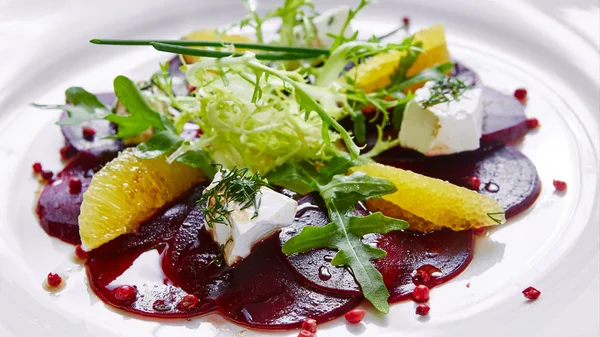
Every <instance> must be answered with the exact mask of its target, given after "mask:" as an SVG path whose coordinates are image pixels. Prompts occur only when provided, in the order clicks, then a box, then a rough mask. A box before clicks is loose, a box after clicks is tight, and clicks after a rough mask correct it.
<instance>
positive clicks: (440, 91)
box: [420, 76, 469, 108]
mask: <svg viewBox="0 0 600 337" xmlns="http://www.w3.org/2000/svg"><path fill="white" fill-rule="evenodd" d="M467 89H469V86H467V85H466V84H465V82H463V81H462V80H461V79H460V78H458V77H454V76H444V77H442V78H441V79H439V80H437V81H435V85H434V86H433V88H431V96H430V97H429V98H427V99H425V100H423V101H421V102H420V103H421V105H422V106H423V108H427V107H430V106H434V105H437V104H441V103H448V102H452V101H458V100H460V97H461V96H462V95H463V94H464V93H465V92H466V91H467Z"/></svg>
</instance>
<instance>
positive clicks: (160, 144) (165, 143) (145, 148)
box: [135, 130, 183, 159]
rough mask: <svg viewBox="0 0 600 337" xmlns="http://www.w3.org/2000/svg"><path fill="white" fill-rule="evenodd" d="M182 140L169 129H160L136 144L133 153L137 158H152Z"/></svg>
mask: <svg viewBox="0 0 600 337" xmlns="http://www.w3.org/2000/svg"><path fill="white" fill-rule="evenodd" d="M182 142H183V140H182V139H181V138H180V137H179V136H177V135H176V134H174V133H173V132H171V131H168V130H167V131H161V132H158V133H156V134H154V136H152V138H150V139H149V140H148V141H146V142H144V143H141V144H140V145H138V146H137V148H136V151H135V155H136V157H138V158H144V159H152V158H156V157H159V156H162V155H164V154H167V153H170V152H172V151H173V150H175V149H176V148H177V147H178V146H179V145H180V144H181V143H182Z"/></svg>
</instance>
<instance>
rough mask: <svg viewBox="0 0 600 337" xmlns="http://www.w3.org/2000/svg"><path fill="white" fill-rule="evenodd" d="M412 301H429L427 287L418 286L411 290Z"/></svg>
mask: <svg viewBox="0 0 600 337" xmlns="http://www.w3.org/2000/svg"><path fill="white" fill-rule="evenodd" d="M413 300H414V301H415V302H427V301H429V287H427V286H426V285H422V284H421V285H418V286H416V287H415V289H414V290H413Z"/></svg>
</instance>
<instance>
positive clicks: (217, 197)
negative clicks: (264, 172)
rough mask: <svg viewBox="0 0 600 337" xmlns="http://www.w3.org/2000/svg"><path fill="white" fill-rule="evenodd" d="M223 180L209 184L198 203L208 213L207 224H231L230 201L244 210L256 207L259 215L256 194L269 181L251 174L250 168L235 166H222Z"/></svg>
mask: <svg viewBox="0 0 600 337" xmlns="http://www.w3.org/2000/svg"><path fill="white" fill-rule="evenodd" d="M220 172H221V180H219V181H218V182H216V183H215V184H213V185H212V186H209V187H208V188H207V189H206V190H205V191H204V194H203V195H202V197H201V198H200V200H198V204H199V205H200V207H203V208H204V214H205V215H206V219H207V220H206V224H207V225H208V227H211V228H212V226H213V225H214V224H215V223H221V224H224V225H228V226H229V222H228V220H227V216H228V215H229V214H230V213H231V211H232V210H231V209H230V208H229V203H231V202H233V203H237V204H238V205H239V209H240V210H243V209H246V208H249V207H251V206H252V207H254V215H253V217H252V218H255V217H256V216H258V209H259V208H260V199H259V200H258V201H257V200H256V196H257V194H258V193H260V188H261V187H263V186H266V185H267V181H266V180H265V179H264V178H263V177H261V176H260V174H258V173H254V174H252V175H250V174H249V172H248V168H243V169H240V168H237V167H234V168H233V169H231V170H229V171H228V170H225V169H223V168H221V170H220Z"/></svg>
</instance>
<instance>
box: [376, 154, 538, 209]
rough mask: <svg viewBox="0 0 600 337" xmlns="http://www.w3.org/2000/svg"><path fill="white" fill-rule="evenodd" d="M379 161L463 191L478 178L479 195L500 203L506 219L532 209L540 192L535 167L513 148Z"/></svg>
mask: <svg viewBox="0 0 600 337" xmlns="http://www.w3.org/2000/svg"><path fill="white" fill-rule="evenodd" d="M378 161H379V162H380V163H382V164H386V165H391V166H395V167H398V168H402V169H406V170H411V171H413V172H416V173H419V174H423V175H426V176H428V177H434V178H438V179H442V180H446V181H449V182H451V183H453V184H455V185H458V186H463V187H467V186H468V185H467V179H469V178H470V177H478V178H479V180H480V181H481V187H480V189H479V191H478V192H479V193H481V194H484V195H487V196H489V197H491V198H494V199H495V200H497V201H498V202H500V203H501V204H502V205H503V206H504V210H505V212H506V217H507V218H510V217H512V216H514V215H516V214H518V213H520V212H522V211H524V210H526V209H527V208H529V207H530V206H531V205H532V204H533V203H534V202H535V200H536V199H537V197H538V196H539V194H540V192H541V182H540V180H539V178H538V174H537V170H536V168H535V166H534V165H533V163H532V162H531V161H530V160H529V158H527V157H526V156H525V155H524V154H522V153H521V152H520V151H519V150H517V149H515V148H514V147H512V146H505V147H501V148H497V149H491V150H477V151H472V152H465V153H459V154H454V155H448V156H438V157H421V158H419V159H403V158H389V157H388V158H379V159H378Z"/></svg>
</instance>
